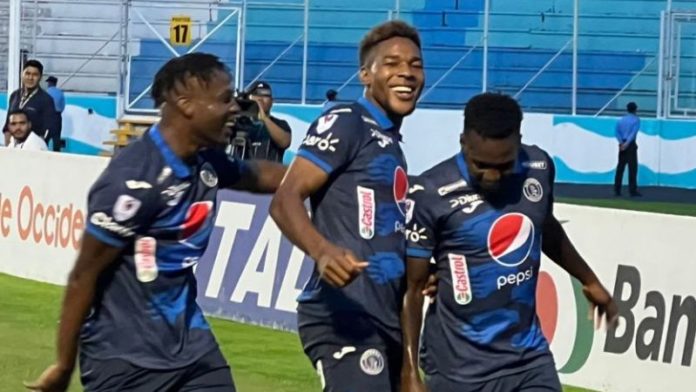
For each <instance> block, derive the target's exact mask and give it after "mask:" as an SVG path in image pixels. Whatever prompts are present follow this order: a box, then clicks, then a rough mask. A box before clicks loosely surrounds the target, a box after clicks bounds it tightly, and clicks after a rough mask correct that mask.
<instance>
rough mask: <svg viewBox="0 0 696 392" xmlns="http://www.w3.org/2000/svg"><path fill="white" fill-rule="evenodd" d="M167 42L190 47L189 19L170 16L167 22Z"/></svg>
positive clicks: (187, 17)
mask: <svg viewBox="0 0 696 392" xmlns="http://www.w3.org/2000/svg"><path fill="white" fill-rule="evenodd" d="M169 42H170V43H171V44H172V45H179V46H188V45H191V17H190V16H181V15H179V16H172V19H171V21H170V22H169Z"/></svg>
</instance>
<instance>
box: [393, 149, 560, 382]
mask: <svg viewBox="0 0 696 392" xmlns="http://www.w3.org/2000/svg"><path fill="white" fill-rule="evenodd" d="M553 181H554V166H553V162H552V161H551V160H550V158H549V157H548V155H547V154H546V153H545V152H544V151H543V150H541V149H539V148H538V147H536V146H524V145H523V146H522V148H521V149H520V153H519V156H518V159H517V162H516V165H515V169H514V172H513V173H512V174H511V175H510V176H509V177H506V178H505V179H504V180H503V182H502V184H501V186H502V188H501V189H500V192H498V194H497V196H486V197H485V198H484V197H483V195H481V194H480V193H478V192H477V191H476V190H475V188H474V187H472V180H471V179H470V178H469V175H468V171H467V168H466V163H465V158H464V155H463V154H462V153H459V154H457V155H456V156H454V157H452V158H450V159H447V160H445V161H443V162H441V163H439V164H438V165H436V166H435V167H433V168H432V169H430V170H428V171H426V172H425V173H423V174H422V175H420V176H419V177H417V179H416V180H414V181H413V182H415V184H412V188H411V193H410V194H409V200H411V201H412V202H413V210H412V213H413V216H412V217H411V219H410V221H409V223H408V230H407V232H406V237H407V240H408V249H407V254H408V256H410V257H416V258H423V259H425V260H430V258H431V257H432V258H433V259H434V260H435V263H436V270H437V276H438V292H437V301H436V302H435V303H434V305H432V306H430V308H429V309H428V312H427V315H426V319H425V326H424V331H423V339H422V342H421V365H422V367H423V369H424V370H425V371H426V373H428V374H439V375H440V376H443V377H446V378H449V379H451V380H454V381H458V382H478V381H486V380H490V379H493V378H496V377H499V376H503V375H506V374H511V373H515V372H520V371H524V370H526V369H530V368H533V367H536V366H541V365H544V364H548V363H549V362H552V361H553V359H552V357H551V355H550V351H549V346H548V343H547V341H546V339H545V338H544V335H543V334H542V331H541V327H540V323H539V320H538V318H537V315H536V305H535V301H536V300H535V294H536V284H537V278H538V276H539V267H540V261H541V239H542V228H543V224H544V220H545V219H546V217H547V215H548V214H550V213H552V208H553ZM425 260H424V261H423V262H427V261H425Z"/></svg>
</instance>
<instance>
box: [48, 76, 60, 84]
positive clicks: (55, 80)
mask: <svg viewBox="0 0 696 392" xmlns="http://www.w3.org/2000/svg"><path fill="white" fill-rule="evenodd" d="M46 81H47V82H48V83H58V78H57V77H55V76H49V77H47V78H46Z"/></svg>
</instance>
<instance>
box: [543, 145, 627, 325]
mask: <svg viewBox="0 0 696 392" xmlns="http://www.w3.org/2000/svg"><path fill="white" fill-rule="evenodd" d="M548 160H549V162H550V165H549V166H550V168H549V170H550V171H551V182H552V183H553V181H554V177H555V168H554V166H553V161H552V160H551V159H550V158H549V159H548ZM552 193H553V192H552ZM541 243H542V251H543V252H544V254H545V255H546V256H548V257H549V258H550V259H551V260H553V261H554V262H555V263H556V264H558V265H559V266H560V267H561V268H563V269H564V270H565V271H566V272H568V273H569V274H570V275H572V276H573V277H574V278H576V279H577V280H579V281H580V283H582V285H583V292H584V293H585V296H586V297H587V299H588V300H589V301H590V303H591V305H592V306H591V309H590V312H591V313H590V315H589V316H590V318H592V319H594V320H596V324H597V326H599V325H600V324H601V322H602V318H606V321H607V326H608V327H615V326H616V324H617V321H618V308H617V307H616V303H615V302H614V300H613V299H612V297H611V294H609V292H608V291H607V289H606V288H604V286H603V285H602V283H601V282H600V281H599V278H598V277H597V275H596V274H595V273H594V271H592V268H590V266H589V265H588V264H587V262H586V261H585V259H583V257H582V256H581V255H580V253H578V251H577V249H575V246H574V245H573V243H572V242H571V241H570V238H568V235H567V234H566V231H565V229H564V228H563V226H562V225H561V223H560V222H559V221H558V219H556V217H555V216H554V214H553V198H551V200H550V202H549V212H548V213H547V215H546V219H545V220H544V227H543V231H542V242H541ZM595 312H596V313H597V317H595Z"/></svg>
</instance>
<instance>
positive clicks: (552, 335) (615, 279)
mask: <svg viewBox="0 0 696 392" xmlns="http://www.w3.org/2000/svg"><path fill="white" fill-rule="evenodd" d="M106 163H107V160H106V159H104V158H98V157H85V156H76V155H66V154H63V155H56V154H53V153H32V152H28V151H13V150H6V149H0V165H2V167H5V168H18V169H17V175H14V174H13V175H6V176H3V177H2V179H0V272H4V273H8V274H11V275H16V276H21V277H25V278H29V279H34V280H39V281H45V282H52V283H57V284H64V283H65V279H66V276H67V272H68V271H69V268H70V266H71V265H72V263H73V260H74V258H75V255H76V249H77V247H78V246H79V238H80V235H81V233H82V230H83V227H84V224H85V220H86V219H88V217H86V215H85V205H86V194H87V191H88V189H89V186H90V185H91V183H92V182H93V181H94V180H95V179H96V177H97V176H98V175H99V173H100V172H101V170H102V169H103V168H104V167H105V165H106ZM19 168H21V169H19ZM20 173H21V175H20ZM218 201H219V203H218V214H217V216H216V218H215V219H216V221H215V225H216V228H215V231H214V232H213V235H212V237H211V242H210V246H209V247H208V250H207V252H206V254H205V255H204V257H203V258H202V259H201V261H200V263H199V265H198V267H197V270H196V274H197V276H198V279H199V302H200V304H201V306H202V307H203V309H204V310H205V312H206V313H207V314H211V315H216V316H220V317H224V318H232V319H236V320H240V321H243V322H248V323H254V324H261V325H265V326H271V327H275V328H283V329H294V328H295V306H296V303H295V298H296V297H297V295H298V293H299V292H300V290H301V287H302V285H303V284H304V282H305V281H306V279H307V277H308V275H309V273H310V271H311V262H310V261H309V260H307V259H306V258H305V256H304V254H303V253H302V252H301V251H299V250H298V249H296V248H295V247H293V246H292V245H291V244H290V243H289V242H288V241H287V240H286V239H285V238H283V237H282V235H281V234H280V231H279V230H278V228H277V227H276V225H275V224H274V223H273V221H272V220H271V219H270V218H269V216H268V213H267V210H268V203H269V202H270V197H269V196H262V197H259V196H253V195H249V194H244V193H239V192H230V191H223V192H220V194H219V196H218ZM556 214H557V216H558V218H559V219H560V220H561V221H562V222H563V224H564V227H565V228H566V230H567V231H568V232H569V235H570V236H571V238H572V239H573V241H574V242H575V244H576V246H577V247H578V248H579V250H580V251H581V253H582V254H583V255H584V256H585V258H586V259H587V260H588V261H589V262H590V263H591V264H592V266H593V267H594V269H595V270H596V271H597V274H598V275H599V276H600V278H601V279H602V281H603V282H604V283H605V284H606V285H607V287H608V288H609V290H610V291H611V292H613V293H614V296H615V298H616V299H617V301H618V303H619V306H620V310H621V320H620V322H621V325H620V327H619V328H618V329H617V330H616V331H614V332H610V333H607V332H605V331H603V330H597V331H595V330H593V328H592V325H591V323H590V322H589V321H588V320H587V304H586V301H585V299H584V297H583V294H582V290H581V288H580V287H579V286H578V285H577V283H574V282H573V281H572V280H571V279H570V278H569V277H568V275H567V274H566V273H565V272H563V271H562V270H561V269H560V268H559V267H557V266H556V265H555V264H553V263H551V262H550V261H548V260H545V261H544V262H543V268H542V272H541V274H540V276H539V290H538V292H537V298H538V301H539V304H538V312H539V314H540V317H541V320H542V327H543V330H544V333H545V335H546V336H547V337H548V339H549V340H550V341H551V347H552V350H553V351H554V354H555V357H556V363H557V367H558V369H559V372H560V373H561V378H562V380H563V382H564V383H566V384H570V385H577V386H582V387H586V388H592V389H595V390H601V391H612V392H624V391H625V392H628V391H687V390H692V389H693V385H696V372H695V371H694V367H696V365H695V364H694V358H693V353H694V338H695V337H696V299H694V297H695V296H696V289H695V288H694V287H696V286H694V285H693V276H695V275H696V253H694V252H693V251H691V250H689V248H688V244H689V243H690V241H693V239H694V238H696V219H695V218H688V217H677V216H668V215H659V214H649V213H639V212H630V211H617V210H608V209H598V208H591V207H580V206H569V205H562V204H559V205H557V206H556Z"/></svg>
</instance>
